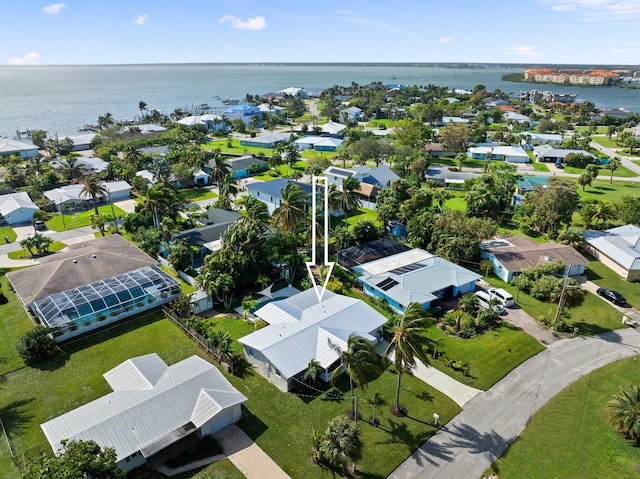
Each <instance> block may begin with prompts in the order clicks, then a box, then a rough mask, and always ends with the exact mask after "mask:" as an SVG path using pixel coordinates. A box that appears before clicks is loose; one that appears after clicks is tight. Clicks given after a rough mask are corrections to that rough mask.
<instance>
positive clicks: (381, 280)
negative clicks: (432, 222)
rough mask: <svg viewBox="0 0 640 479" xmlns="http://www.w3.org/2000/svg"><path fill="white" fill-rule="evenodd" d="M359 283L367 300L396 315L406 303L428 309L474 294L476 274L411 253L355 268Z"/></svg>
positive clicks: (420, 252)
mask: <svg viewBox="0 0 640 479" xmlns="http://www.w3.org/2000/svg"><path fill="white" fill-rule="evenodd" d="M353 270H354V271H355V272H356V273H358V274H359V276H358V278H357V279H358V282H360V283H361V284H362V285H363V288H364V292H365V293H367V294H368V295H370V296H373V297H376V298H381V299H384V300H385V301H387V303H388V304H389V306H391V307H392V308H393V309H394V310H395V311H397V312H398V313H403V312H404V311H405V309H406V308H407V306H408V305H409V303H413V302H417V303H420V304H421V305H422V307H423V308H424V309H429V308H430V307H432V306H434V305H435V303H436V302H437V301H438V300H439V299H442V298H446V297H457V296H459V295H462V294H465V293H469V292H471V291H474V290H475V283H476V280H477V279H479V278H480V275H479V274H476V273H474V272H473V271H469V270H468V269H465V268H463V267H462V266H459V265H457V264H454V263H451V262H449V261H447V260H445V259H442V258H439V257H437V256H435V255H433V254H431V253H429V252H427V251H425V250H422V249H412V250H409V251H404V252H401V253H397V254H394V255H391V256H387V257H385V258H380V259H377V260H374V261H370V262H366V263H364V264H360V265H358V266H355V267H354V268H353Z"/></svg>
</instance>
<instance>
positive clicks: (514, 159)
mask: <svg viewBox="0 0 640 479" xmlns="http://www.w3.org/2000/svg"><path fill="white" fill-rule="evenodd" d="M467 156H469V157H470V158H474V159H478V160H486V159H489V160H500V161H507V162H509V163H530V162H531V159H530V158H529V155H527V152H526V151H524V150H523V149H522V147H520V146H474V147H471V148H469V150H468V152H467Z"/></svg>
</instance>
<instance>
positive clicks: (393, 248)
mask: <svg viewBox="0 0 640 479" xmlns="http://www.w3.org/2000/svg"><path fill="white" fill-rule="evenodd" d="M410 249H411V248H409V247H408V246H407V245H405V244H404V243H400V242H399V241H396V240H394V239H391V238H382V239H379V240H376V241H371V242H369V243H364V244H361V245H358V246H352V247H350V248H345V249H341V250H340V251H338V256H337V257H338V264H339V265H340V266H342V267H343V268H346V269H348V270H350V271H353V268H355V267H356V266H360V265H362V264H364V263H369V262H371V261H375V260H377V259H380V258H386V257H387V256H392V255H394V254H397V253H403V252H405V251H409V250H410Z"/></svg>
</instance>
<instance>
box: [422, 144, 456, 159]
mask: <svg viewBox="0 0 640 479" xmlns="http://www.w3.org/2000/svg"><path fill="white" fill-rule="evenodd" d="M423 150H424V151H426V152H427V154H428V155H429V156H433V157H434V158H453V157H455V156H456V155H457V153H456V152H455V151H451V150H447V149H446V148H445V146H444V143H427V144H426V145H424V148H423Z"/></svg>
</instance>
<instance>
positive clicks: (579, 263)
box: [480, 236, 589, 283]
mask: <svg viewBox="0 0 640 479" xmlns="http://www.w3.org/2000/svg"><path fill="white" fill-rule="evenodd" d="M480 258H482V259H488V260H489V261H491V264H492V265H493V272H494V273H495V275H496V276H497V277H498V278H500V279H502V281H504V282H506V283H510V282H511V280H512V279H513V278H514V277H515V276H517V275H518V274H520V272H522V270H523V269H526V268H532V267H534V266H537V265H539V264H542V263H546V262H550V261H560V262H561V263H563V264H564V265H565V271H564V274H568V275H569V276H575V275H579V274H584V270H585V267H586V265H587V263H588V262H589V260H588V259H587V258H585V257H584V256H582V255H581V254H580V253H578V252H577V251H576V250H575V249H574V248H572V247H571V246H568V245H564V244H559V243H553V242H547V243H536V242H535V241H533V240H532V239H530V238H527V237H524V236H508V237H505V238H497V239H492V240H486V241H483V242H482V243H480Z"/></svg>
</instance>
